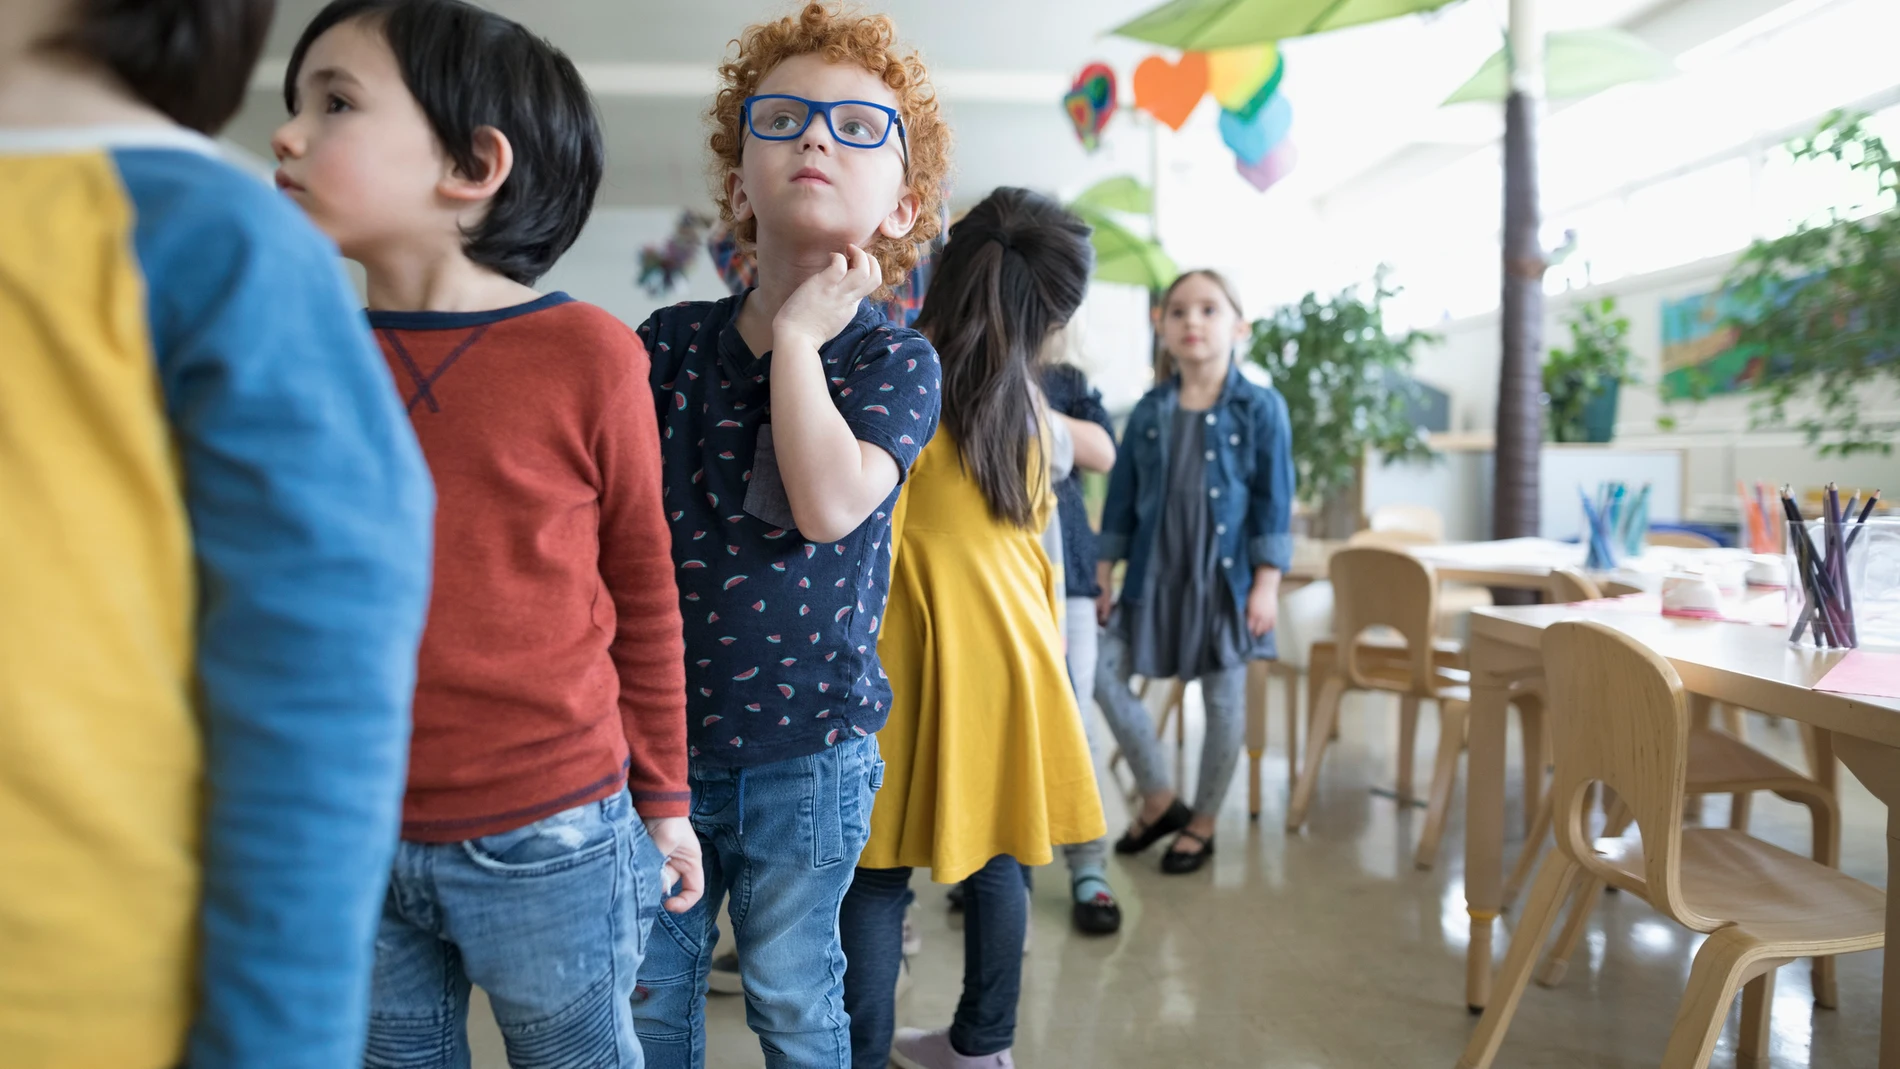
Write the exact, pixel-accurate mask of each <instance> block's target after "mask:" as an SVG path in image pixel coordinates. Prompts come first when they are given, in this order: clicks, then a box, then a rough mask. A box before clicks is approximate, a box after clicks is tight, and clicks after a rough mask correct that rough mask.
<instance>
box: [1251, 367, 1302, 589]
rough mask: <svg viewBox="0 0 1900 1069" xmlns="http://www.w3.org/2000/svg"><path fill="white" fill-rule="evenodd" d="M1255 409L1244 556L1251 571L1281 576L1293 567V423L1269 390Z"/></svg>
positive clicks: (1275, 393)
mask: <svg viewBox="0 0 1900 1069" xmlns="http://www.w3.org/2000/svg"><path fill="white" fill-rule="evenodd" d="M1262 392H1263V393H1264V394H1265V395H1266V403H1265V404H1264V405H1260V406H1257V407H1256V409H1255V411H1256V413H1257V415H1256V416H1255V425H1254V433H1253V446H1254V449H1256V450H1257V451H1258V452H1257V454H1256V455H1255V457H1254V465H1253V485H1252V486H1251V487H1249V493H1248V495H1247V535H1248V543H1247V555H1248V557H1249V558H1251V559H1252V560H1253V563H1254V566H1255V567H1259V566H1260V565H1262V564H1267V565H1272V566H1273V567H1275V568H1278V569H1279V570H1280V571H1282V572H1284V571H1286V570H1287V568H1288V567H1289V566H1290V565H1291V564H1292V563H1293V535H1292V529H1293V492H1294V478H1295V477H1294V473H1293V429H1292V428H1293V423H1292V420H1291V419H1290V418H1288V416H1287V411H1286V398H1284V397H1281V396H1280V391H1278V390H1273V389H1267V390H1263V391H1262Z"/></svg>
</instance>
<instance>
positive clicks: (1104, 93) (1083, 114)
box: [1062, 63, 1116, 152]
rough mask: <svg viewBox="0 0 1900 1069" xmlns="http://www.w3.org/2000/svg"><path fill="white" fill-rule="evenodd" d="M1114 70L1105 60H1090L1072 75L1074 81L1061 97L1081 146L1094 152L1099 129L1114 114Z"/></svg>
mask: <svg viewBox="0 0 1900 1069" xmlns="http://www.w3.org/2000/svg"><path fill="white" fill-rule="evenodd" d="M1115 95H1116V94H1115V72H1114V70H1113V69H1111V68H1110V67H1109V66H1108V64H1106V63H1091V64H1089V65H1088V66H1086V67H1083V68H1082V73H1080V74H1078V75H1076V76H1075V84H1074V85H1073V86H1071V87H1070V88H1069V92H1068V95H1067V96H1065V97H1063V98H1062V106H1063V109H1064V110H1066V111H1067V112H1068V113H1069V121H1070V122H1071V123H1073V124H1075V136H1076V137H1077V138H1079V139H1080V140H1081V142H1082V147H1083V148H1085V149H1087V150H1088V151H1090V152H1094V151H1095V150H1096V149H1097V148H1098V147H1100V146H1101V143H1102V130H1103V129H1104V128H1105V127H1107V126H1108V120H1109V119H1110V118H1111V117H1113V116H1114V114H1115Z"/></svg>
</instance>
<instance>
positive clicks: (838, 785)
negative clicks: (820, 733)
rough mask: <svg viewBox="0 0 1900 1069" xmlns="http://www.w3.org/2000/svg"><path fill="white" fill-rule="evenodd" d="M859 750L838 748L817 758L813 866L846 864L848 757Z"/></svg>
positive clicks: (813, 791) (813, 760) (814, 765)
mask: <svg viewBox="0 0 1900 1069" xmlns="http://www.w3.org/2000/svg"><path fill="white" fill-rule="evenodd" d="M857 749H858V747H856V746H850V747H847V746H834V747H832V748H831V749H829V750H826V751H824V752H823V753H816V754H813V755H812V756H811V757H810V758H808V759H807V760H808V761H810V765H809V767H810V769H811V776H810V779H809V783H810V787H811V798H810V805H811V838H812V864H813V865H815V866H816V867H818V868H821V869H822V868H828V867H830V866H832V865H836V864H838V863H839V862H841V861H843V860H844V788H843V765H844V763H845V755H846V754H847V753H854V752H855V751H856V750H857Z"/></svg>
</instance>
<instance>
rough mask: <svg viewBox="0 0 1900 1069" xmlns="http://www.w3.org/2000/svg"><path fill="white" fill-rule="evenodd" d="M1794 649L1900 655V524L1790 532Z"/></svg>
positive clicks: (1810, 523)
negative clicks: (1874, 649) (1889, 650)
mask: <svg viewBox="0 0 1900 1069" xmlns="http://www.w3.org/2000/svg"><path fill="white" fill-rule="evenodd" d="M1783 560H1784V562H1785V563H1786V566H1787V570H1788V585H1787V587H1786V590H1787V596H1788V619H1789V620H1790V621H1792V624H1791V627H1790V630H1789V632H1788V641H1789V642H1790V643H1791V644H1793V645H1796V646H1802V647H1807V648H1814V649H1853V648H1859V647H1886V648H1900V519H1879V520H1868V521H1867V522H1866V523H1863V524H1855V523H1846V524H1837V525H1833V526H1831V527H1830V525H1829V524H1827V523H1824V522H1822V521H1820V520H1807V521H1803V522H1801V523H1793V522H1791V523H1789V524H1788V547H1787V550H1786V552H1785V554H1784V555H1783Z"/></svg>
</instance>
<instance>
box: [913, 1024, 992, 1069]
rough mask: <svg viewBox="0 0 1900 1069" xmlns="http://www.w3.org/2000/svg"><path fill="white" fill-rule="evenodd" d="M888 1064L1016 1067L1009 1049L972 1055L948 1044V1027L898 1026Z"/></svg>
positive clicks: (948, 1068) (916, 1068)
mask: <svg viewBox="0 0 1900 1069" xmlns="http://www.w3.org/2000/svg"><path fill="white" fill-rule="evenodd" d="M891 1064H892V1065H895V1066H898V1067H899V1069H1016V1061H1015V1059H1014V1058H1011V1057H1010V1054H1009V1051H1006V1050H1004V1051H998V1052H996V1053H995V1054H985V1055H982V1056H981V1057H976V1058H972V1057H970V1056H968V1055H965V1054H958V1053H957V1050H956V1048H955V1047H952V1046H951V1045H950V1031H949V1029H944V1028H940V1029H938V1030H936V1031H934V1032H925V1031H922V1030H920V1029H916V1028H900V1029H898V1030H897V1037H896V1038H895V1039H893V1040H891Z"/></svg>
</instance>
